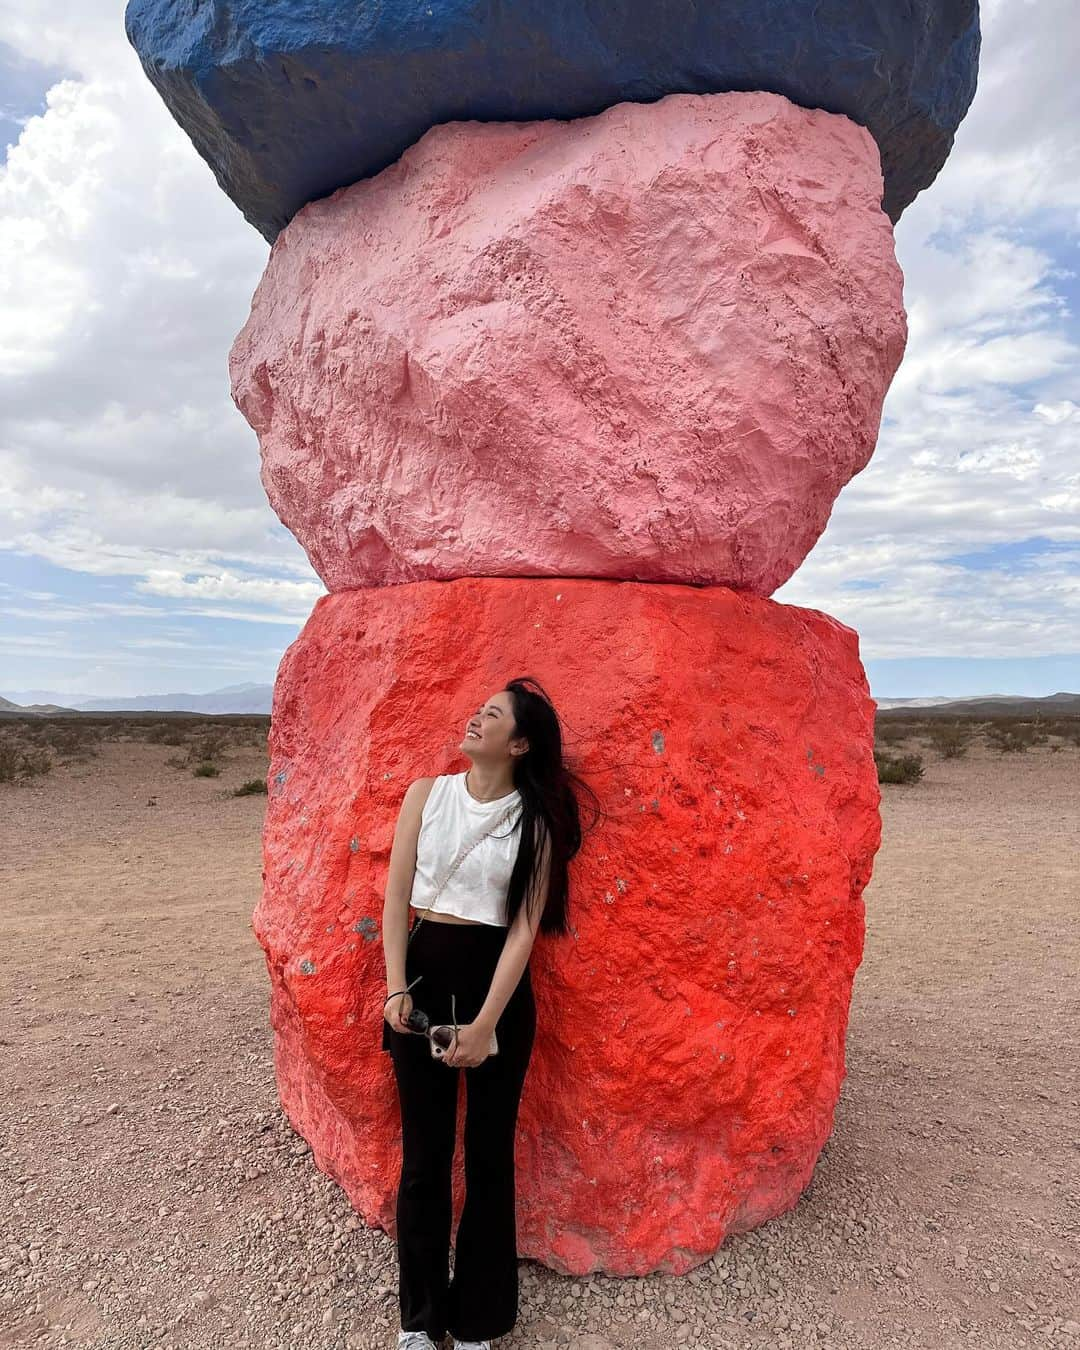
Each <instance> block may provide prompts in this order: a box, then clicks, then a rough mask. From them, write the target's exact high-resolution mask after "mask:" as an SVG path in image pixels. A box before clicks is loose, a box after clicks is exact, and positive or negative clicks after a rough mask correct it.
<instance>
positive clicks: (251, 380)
mask: <svg viewBox="0 0 1080 1350" xmlns="http://www.w3.org/2000/svg"><path fill="white" fill-rule="evenodd" d="M880 183H881V179H880V170H879V166H878V156H877V150H876V147H875V145H874V142H873V139H872V138H871V137H870V135H869V134H868V133H867V132H866V131H864V130H863V129H862V128H861V127H858V126H856V125H855V123H853V122H851V121H850V120H849V119H848V118H846V117H838V116H836V115H835V114H832V113H823V112H808V111H806V110H805V109H803V108H798V107H796V106H795V105H794V104H792V103H790V102H789V101H788V100H787V99H785V98H782V97H780V96H779V95H776V94H761V93H756V94H705V95H689V94H675V95H672V96H670V97H669V98H666V99H663V100H661V101H660V102H659V103H654V104H648V105H643V104H620V105H619V106H618V107H616V108H612V109H609V110H608V111H607V112H605V113H602V114H600V116H598V117H596V118H587V119H582V120H580V121H577V122H573V123H565V122H538V123H532V124H528V125H518V124H502V125H479V124H476V123H468V124H462V123H455V124H452V125H449V126H444V127H437V128H435V129H434V130H432V131H431V132H429V133H428V135H427V136H425V137H424V139H423V140H422V141H421V142H420V143H419V144H418V145H416V146H414V147H413V148H412V149H411V150H409V151H408V152H407V153H406V154H405V155H404V156H403V158H402V159H401V160H400V161H399V162H398V163H397V164H395V165H393V166H391V167H390V168H389V169H387V170H385V172H383V173H382V174H380V175H379V176H378V177H377V178H375V179H370V180H367V181H365V182H363V183H358V184H356V185H355V186H353V187H351V188H346V189H343V190H342V191H341V192H340V193H337V194H336V195H335V196H334V197H332V198H331V199H329V200H327V201H324V202H315V203H313V204H312V205H310V206H308V207H306V208H305V209H304V210H303V211H302V212H301V213H300V214H299V215H298V216H297V217H296V219H295V220H294V221H293V222H292V224H291V225H290V226H289V228H288V229H287V230H286V231H284V232H283V233H282V235H281V236H280V237H279V239H278V242H277V243H276V244H275V246H274V249H273V251H272V253H271V257H270V261H269V264H268V266H267V268H266V272H265V273H264V275H263V278H262V280H261V282H260V284H259V286H258V289H257V291H256V293H255V298H254V302H253V306H252V312H251V316H250V318H249V320H248V322H247V323H246V325H245V326H244V328H243V330H242V332H241V333H240V335H239V337H238V338H237V341H236V343H235V345H234V348H233V353H232V357H231V362H230V365H231V370H232V376H233V392H234V397H235V398H236V401H237V403H238V405H239V406H240V408H241V409H242V410H243V412H244V414H245V416H246V417H247V419H248V421H249V422H250V423H251V425H252V426H253V427H254V428H255V430H256V431H257V432H258V435H259V440H260V443H261V446H262V452H263V471H262V477H263V483H264V484H265V487H266V490H267V493H268V495H269V498H270V502H271V504H272V505H273V508H274V510H275V511H276V512H277V514H278V515H279V516H280V518H281V519H282V521H283V522H284V523H285V524H286V525H287V526H288V527H289V529H291V530H292V531H293V533H294V534H295V535H296V537H297V538H298V539H299V541H300V543H301V544H302V545H303V547H304V548H305V550H306V551H307V553H308V556H309V557H310V559H311V561H312V564H313V566H314V567H315V568H316V570H317V571H318V573H319V575H320V576H321V577H322V578H323V580H324V581H325V583H326V585H327V587H328V588H329V589H330V590H345V589H349V588H352V587H356V586H383V585H391V584H396V583H399V582H409V581H419V580H428V579H447V578H452V577H457V576H465V575H473V576H475V575H488V576H499V575H501V576H524V575H545V576H595V577H610V578H619V579H622V578H626V579H635V580H642V581H676V582H694V583H704V584H720V585H725V586H731V587H733V588H734V589H736V590H746V591H752V592H754V593H755V594H759V595H769V594H771V593H772V591H774V590H775V589H776V588H777V587H778V586H780V585H781V584H782V583H783V582H785V581H786V580H787V579H788V578H789V577H790V576H791V574H792V573H793V572H794V571H795V570H796V568H797V567H798V566H799V564H800V563H801V562H802V560H803V558H804V557H805V556H806V554H807V553H808V552H809V550H810V548H811V547H812V546H813V544H814V542H815V540H816V539H817V538H818V536H819V535H820V533H821V531H822V530H823V529H824V528H825V525H826V523H827V521H828V518H829V513H830V511H831V510H832V505H833V502H834V500H835V498H836V495H837V493H838V492H839V491H840V489H841V488H842V487H843V485H844V484H845V483H846V482H847V481H848V480H849V479H850V478H851V477H852V475H853V474H855V473H857V472H858V471H859V470H860V469H861V468H863V467H864V466H865V465H866V463H867V461H868V460H869V458H870V456H871V454H872V452H873V449H874V445H875V441H876V437H877V432H878V427H879V424H880V418H881V405H882V400H883V398H884V396H885V392H886V390H887V389H888V386H889V382H890V380H891V379H892V376H893V374H894V372H895V370H896V368H897V366H898V365H899V362H900V359H901V357H902V355H903V349H904V343H905V340H906V321H905V316H904V311H903V278H902V274H901V272H900V268H899V266H898V265H897V262H896V257H895V252H894V247H893V234H892V227H891V225H890V224H889V220H888V217H887V216H886V215H885V214H884V213H883V212H882V211H881V209H880V207H879V206H878V205H877V197H878V194H879V190H880Z"/></svg>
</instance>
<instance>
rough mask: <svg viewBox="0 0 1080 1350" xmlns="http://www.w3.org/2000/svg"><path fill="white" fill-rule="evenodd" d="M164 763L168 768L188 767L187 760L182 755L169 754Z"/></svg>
mask: <svg viewBox="0 0 1080 1350" xmlns="http://www.w3.org/2000/svg"><path fill="white" fill-rule="evenodd" d="M165 764H166V766H167V767H168V768H170V769H186V768H187V767H188V761H187V759H186V758H185V757H184V756H183V755H170V756H169V758H168V759H167V760H166V761H165Z"/></svg>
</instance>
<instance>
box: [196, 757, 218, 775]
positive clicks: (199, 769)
mask: <svg viewBox="0 0 1080 1350" xmlns="http://www.w3.org/2000/svg"><path fill="white" fill-rule="evenodd" d="M192 772H193V773H194V775H195V777H196V778H217V776H218V775H219V774H220V773H221V769H220V767H219V766H218V765H217V764H212V763H211V762H210V761H209V760H205V761H204V762H203V763H202V764H196V765H195V768H194V769H193V770H192Z"/></svg>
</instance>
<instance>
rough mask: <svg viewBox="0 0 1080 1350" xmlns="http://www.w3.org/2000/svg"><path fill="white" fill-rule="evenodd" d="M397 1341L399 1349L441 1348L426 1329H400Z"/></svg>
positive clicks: (422, 1349)
mask: <svg viewBox="0 0 1080 1350" xmlns="http://www.w3.org/2000/svg"><path fill="white" fill-rule="evenodd" d="M397 1343H398V1350H439V1347H438V1346H437V1345H436V1344H435V1342H434V1341H433V1340H432V1339H431V1337H430V1336H429V1335H428V1334H427V1332H426V1331H399V1332H398V1338H397ZM488 1350H490V1347H489V1348H488Z"/></svg>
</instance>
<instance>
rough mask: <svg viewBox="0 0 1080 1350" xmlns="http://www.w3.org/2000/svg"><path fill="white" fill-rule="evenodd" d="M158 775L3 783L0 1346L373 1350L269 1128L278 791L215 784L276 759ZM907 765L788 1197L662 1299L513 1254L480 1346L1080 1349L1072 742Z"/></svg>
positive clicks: (298, 1158) (357, 1253) (343, 1221)
mask: <svg viewBox="0 0 1080 1350" xmlns="http://www.w3.org/2000/svg"><path fill="white" fill-rule="evenodd" d="M263 735H265V732H264V733H263ZM924 754H925V751H924ZM170 757H173V758H174V759H175V752H174V750H173V749H171V748H170V747H169V746H168V745H165V744H160V743H152V742H149V741H145V740H139V739H130V740H106V741H104V742H103V743H102V744H101V746H100V748H99V750H98V753H97V754H96V755H94V756H93V757H91V758H88V759H85V760H79V759H72V760H71V761H70V762H67V763H58V764H57V766H56V767H55V768H54V770H53V771H52V772H51V773H49V774H45V775H43V776H38V777H32V778H29V779H26V780H25V781H15V782H7V783H0V883H2V904H3V917H4V942H3V944H2V950H0V969H2V971H3V975H4V988H5V991H6V993H5V997H4V998H3V1002H2V1007H0V1050H2V1056H0V1066H2V1068H0V1073H2V1080H3V1081H2V1088H0V1205H2V1216H3V1224H2V1232H0V1345H2V1346H20V1347H21V1346H35V1347H37V1346H41V1347H46V1346H49V1347H51V1346H80V1347H82V1346H85V1347H116V1348H117V1350H133V1348H134V1347H144V1346H145V1347H162V1348H164V1347H176V1348H177V1350H203V1347H206V1348H209V1347H229V1346H237V1347H239V1346H252V1347H258V1348H259V1350H270V1348H272V1347H304V1350H324V1348H325V1350H339V1348H340V1350H345V1348H349V1350H353V1348H357V1350H359V1348H363V1350H369V1348H370V1350H375V1347H392V1346H394V1345H395V1344H396V1332H397V1327H398V1316H397V1274H396V1259H395V1251H394V1246H393V1243H392V1241H391V1240H390V1238H389V1237H388V1235H387V1234H386V1233H384V1232H381V1231H369V1230H368V1229H366V1228H365V1227H364V1225H363V1224H362V1223H360V1222H359V1221H358V1219H357V1218H356V1216H355V1215H354V1214H353V1212H352V1211H351V1208H350V1206H349V1203H348V1201H347V1200H346V1198H345V1196H344V1194H343V1193H342V1192H341V1190H340V1189H339V1188H338V1187H337V1185H336V1184H335V1183H333V1182H332V1181H330V1180H329V1179H328V1178H327V1177H326V1176H324V1175H323V1174H321V1173H320V1172H319V1171H317V1170H316V1168H315V1166H314V1164H313V1162H312V1157H311V1154H310V1151H309V1150H308V1148H307V1146H306V1145H305V1143H304V1141H303V1139H301V1138H300V1137H298V1136H297V1135H296V1134H295V1133H294V1132H293V1130H292V1129H291V1127H290V1125H289V1124H288V1122H287V1121H286V1120H285V1118H284V1117H283V1115H282V1113H281V1110H280V1108H279V1106H278V1101H277V1095H276V1091H275V1084H274V1077H273V1072H272V1062H271V1042H270V1029H269V1023H268V1011H267V983H266V971H265V966H264V963H263V957H262V952H261V950H260V948H259V947H258V945H257V944H256V942H255V939H254V937H253V935H252V932H251V928H250V919H251V913H252V910H253V908H254V906H255V903H256V900H257V898H258V891H259V886H260V866H261V860H260V838H259V833H260V828H261V823H262V816H263V811H264V808H265V803H266V798H265V796H259V795H248V796H234V795H232V789H234V788H235V787H237V786H239V785H240V784H242V783H244V782H245V781H248V780H251V779H258V778H259V777H261V776H264V775H265V771H266V759H265V751H264V746H263V745H261V744H260V743H259V738H258V736H256V737H254V738H253V739H252V741H251V743H249V744H247V745H238V746H235V747H233V748H232V749H230V750H229V751H228V753H227V754H225V756H224V759H223V772H222V773H221V774H220V776H219V777H216V778H211V777H206V778H200V777H195V776H193V775H192V773H191V771H190V769H188V770H184V769H183V768H181V767H179V765H178V763H175V762H174V764H173V765H172V766H170V765H169V764H168V763H167V761H168V760H169V758H170ZM925 757H926V768H925V774H924V777H923V778H922V780H921V781H919V782H915V783H907V784H884V785H883V787H882V794H883V801H882V817H883V825H884V838H883V843H882V847H881V851H880V852H879V854H878V856H877V860H876V865H875V871H874V876H873V879H872V881H871V883H870V885H869V886H868V888H867V890H866V892H865V900H866V910H867V933H866V949H865V955H864V959H863V964H862V966H861V967H860V969H859V972H858V974H857V977H856V981H855V987H854V993H853V997H852V1006H851V1017H850V1024H849V1029H848V1039H847V1078H846V1081H845V1083H844V1086H843V1091H842V1095H841V1099H840V1102H839V1105H838V1108H837V1114H836V1121H835V1128H834V1132H833V1135H832V1137H831V1139H830V1140H829V1142H828V1144H827V1146H826V1148H825V1150H824V1152H823V1153H822V1155H821V1158H820V1160H819V1162H818V1165H817V1168H816V1171H815V1173H814V1177H813V1181H812V1183H811V1185H810V1187H809V1188H808V1189H807V1190H806V1192H805V1193H804V1194H803V1196H802V1197H801V1199H800V1201H799V1203H798V1204H797V1206H796V1207H795V1208H794V1209H793V1210H791V1211H790V1212H788V1213H787V1214H784V1215H782V1216H781V1217H779V1218H777V1219H775V1220H773V1221H772V1222H770V1223H768V1224H766V1225H764V1226H763V1227H761V1228H760V1229H758V1230H757V1231H755V1232H753V1233H750V1234H746V1235H743V1236H741V1237H737V1238H731V1239H729V1240H728V1241H727V1242H725V1244H724V1245H723V1247H722V1248H721V1249H720V1250H719V1251H718V1252H717V1253H716V1254H715V1256H714V1257H713V1259H712V1260H710V1261H709V1262H707V1263H706V1264H705V1265H703V1266H700V1267H698V1268H697V1269H696V1270H694V1271H692V1272H691V1273H689V1274H687V1275H684V1276H681V1277H671V1276H660V1275H657V1276H650V1277H647V1278H642V1279H636V1278H635V1279H618V1278H609V1277H604V1276H592V1277H587V1278H582V1279H569V1278H565V1277H562V1276H559V1275H557V1274H555V1273H553V1272H551V1271H550V1270H548V1269H546V1268H545V1267H543V1266H540V1265H539V1264H537V1263H535V1262H532V1261H523V1262H522V1265H521V1279H522V1283H521V1312H520V1320H519V1322H518V1325H517V1327H516V1328H515V1331H514V1332H513V1334H512V1335H510V1336H508V1337H506V1338H504V1339H502V1340H499V1341H497V1342H496V1343H495V1346H496V1350H518V1348H519V1347H520V1348H522V1350H524V1348H525V1347H528V1350H549V1347H554V1346H573V1347H576V1348H577V1350H608V1348H609V1347H642V1350H663V1348H664V1347H669V1346H687V1347H697V1346H708V1347H727V1348H730V1350H743V1348H744V1347H747V1348H749V1347H766V1346H767V1347H770V1350H796V1348H797V1350H805V1348H806V1347H815V1348H818V1350H826V1348H827V1347H832V1350H891V1348H892V1347H918V1348H919V1350H945V1348H946V1347H953V1346H965V1347H968V1346H970V1347H977V1350H1021V1348H1022V1347H1028V1346H1030V1347H1039V1348H1040V1350H1045V1348H1047V1347H1074V1346H1080V1306H1078V1304H1080V1248H1078V1243H1077V1235H1078V1232H1080V1175H1078V1163H1080V1111H1078V1109H1077V1108H1078V1106H1080V1071H1078V1049H1077V1046H1078V1043H1080V993H1078V991H1080V981H1078V978H1077V977H1078V973H1080V922H1078V917H1080V880H1078V876H1077V872H1078V864H1080V748H1078V747H1077V746H1076V745H1071V744H1067V745H1062V746H1061V747H1060V748H1059V749H1058V750H1057V751H1056V752H1052V751H1051V749H1050V748H1049V747H1048V746H1046V745H1038V746H1034V747H1032V748H1030V749H1028V750H1026V751H1025V752H1024V753H1017V754H1000V753H998V752H997V751H995V750H993V749H992V748H991V747H989V746H987V745H976V746H974V747H973V748H972V749H971V750H970V751H969V753H968V754H967V755H965V756H963V757H961V758H955V759H942V758H939V757H936V756H935V755H933V754H932V753H929V754H925Z"/></svg>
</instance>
